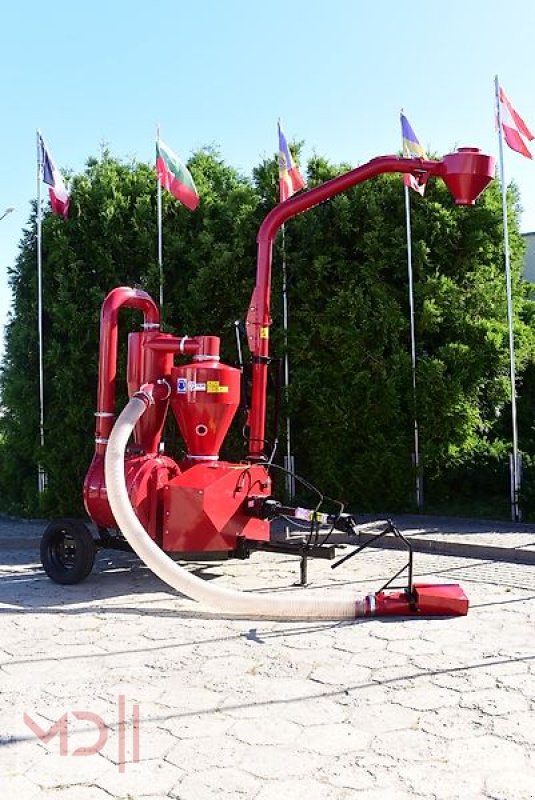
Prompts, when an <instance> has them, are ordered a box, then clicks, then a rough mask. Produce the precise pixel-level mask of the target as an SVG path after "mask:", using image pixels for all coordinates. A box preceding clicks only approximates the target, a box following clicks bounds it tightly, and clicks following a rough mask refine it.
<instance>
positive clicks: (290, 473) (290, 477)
mask: <svg viewBox="0 0 535 800" xmlns="http://www.w3.org/2000/svg"><path fill="white" fill-rule="evenodd" d="M281 233H282V329H283V335H284V362H283V363H284V398H285V400H286V403H287V402H288V393H289V387H290V362H289V357H288V271H287V268H286V237H285V230H284V225H282V227H281ZM284 466H285V468H286V470H287V472H286V492H287V494H288V497H289V499H290V500H293V499H294V497H295V471H294V457H293V455H292V437H291V423H290V415H289V413H288V409H286V455H285V457H284Z"/></svg>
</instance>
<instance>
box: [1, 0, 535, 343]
mask: <svg viewBox="0 0 535 800" xmlns="http://www.w3.org/2000/svg"><path fill="white" fill-rule="evenodd" d="M534 30H535V4H534V3H533V2H531V0H509V2H507V3H503V1H502V2H499V1H498V0H484V2H483V0H468V1H467V0H464V2H460V1H459V0H449V2H447V3H445V2H442V1H441V0H440V1H439V0H435V1H433V0H427V1H426V2H421V0H416V1H413V2H411V3H395V2H393V0H392V1H391V2H390V1H389V0H376V2H374V3H369V2H364V1H363V0H329V2H325V0H286V2H281V1H280V0H270V2H266V3H260V2H255V1H254V0H248V1H247V0H225V1H224V2H211V3H210V2H206V0H197V2H196V3H191V2H188V3H185V2H182V1H181V0H151V2H149V0H143V1H142V2H141V1H139V0H128V2H127V0H107V2H103V0H93V2H91V3H73V2H72V0H69V2H65V0H55V2H54V3H47V4H43V3H41V2H37V0H21V2H18V3H9V4H7V3H6V4H4V8H3V10H2V26H1V31H0V74H1V76H2V101H3V115H2V116H3V125H2V126H1V127H0V144H1V147H0V153H1V154H2V156H1V160H2V196H1V197H0V214H1V213H2V210H3V209H4V208H6V207H9V206H14V207H15V211H14V212H13V213H11V214H10V215H8V216H7V217H5V218H4V219H3V220H1V221H0V327H1V326H2V325H3V324H4V322H5V319H6V315H7V312H8V310H9V306H10V303H11V295H10V292H9V290H8V287H7V268H8V266H9V265H11V264H13V262H14V260H15V258H16V254H17V250H18V243H19V241H20V238H21V232H22V230H23V228H24V226H25V225H26V223H27V220H28V217H29V212H30V202H31V200H32V199H33V198H35V196H36V163H35V162H36V157H35V130H36V128H40V129H41V130H42V132H43V135H44V137H45V140H46V142H47V144H48V146H49V149H50V151H51V153H52V155H53V157H54V159H55V160H56V162H57V164H58V166H60V167H62V168H67V169H70V170H73V171H75V172H77V171H80V170H82V169H83V168H84V164H85V162H86V160H87V158H88V157H90V156H95V155H98V153H99V152H100V148H101V146H102V144H103V143H105V144H106V145H107V146H109V148H110V149H111V151H112V153H113V154H114V155H116V156H118V157H120V158H130V157H132V156H133V157H136V158H138V159H139V160H145V161H152V159H153V157H154V155H153V154H154V132H155V126H156V124H157V123H159V125H160V128H161V135H162V138H163V139H164V140H165V141H166V142H167V143H168V144H169V145H170V146H171V147H172V148H173V149H174V150H175V151H176V152H177V153H179V154H180V155H181V156H182V157H183V158H185V159H186V158H187V157H188V156H189V155H190V154H191V152H192V151H194V150H195V149H197V148H199V147H202V146H204V145H216V146H217V147H218V148H219V149H220V152H221V155H222V156H223V158H224V159H225V160H226V161H227V162H228V163H230V164H231V165H233V166H235V167H236V168H238V169H239V170H241V171H242V172H243V173H245V174H248V173H250V170H251V168H252V167H253V166H254V165H256V164H257V163H258V162H259V160H261V159H262V158H264V157H268V156H271V155H272V154H273V153H274V152H275V150H276V146H277V139H276V123H277V118H278V117H279V116H280V117H281V118H282V120H283V124H284V129H285V132H286V135H287V138H288V139H299V140H304V141H305V149H304V157H305V158H307V157H309V156H310V155H312V154H313V153H318V154H321V155H324V156H326V157H327V158H328V159H329V160H331V161H333V162H340V161H347V162H349V163H351V164H353V165H356V164H357V163H361V162H363V161H367V160H368V159H369V158H372V157H373V156H375V155H381V154H385V153H392V152H396V151H397V150H398V149H399V147H400V128H399V110H400V108H401V107H403V108H404V110H405V113H406V115H407V117H408V119H409V120H410V122H411V124H412V127H413V128H414V130H415V132H416V134H417V135H418V137H419V139H420V140H421V142H422V144H424V146H426V147H429V148H430V149H432V150H433V151H435V152H438V153H440V154H443V153H446V152H449V151H450V150H451V149H452V148H454V147H455V146H459V145H461V146H462V145H465V146H466V145H469V146H478V147H481V148H482V149H483V150H485V151H487V152H490V153H493V154H497V138H496V133H495V130H494V86H493V82H494V75H495V74H496V73H497V74H498V75H499V77H500V82H501V84H502V85H503V87H504V88H505V91H506V92H507V94H508V95H509V98H510V99H511V101H512V103H513V105H514V106H515V107H516V108H517V110H518V111H519V112H520V113H521V114H522V115H523V116H524V118H525V120H526V122H527V123H528V125H530V126H531V127H532V128H535V93H534V84H535V80H534V75H535V70H534V60H535V56H534V55H533V53H534V50H533V31H534ZM533 149H534V151H535V147H534V148H533ZM505 170H506V178H507V179H508V180H510V179H514V180H516V182H517V183H518V185H519V187H520V191H521V196H522V203H523V206H524V208H525V212H524V214H523V218H522V230H523V231H528V230H535V163H533V162H530V161H528V160H527V159H524V158H522V157H521V156H519V155H516V154H514V153H513V152H512V151H509V150H508V151H507V152H506V154H505ZM185 213H188V212H186V211H185ZM155 248H156V229H155ZM179 268H180V267H179V265H177V269H179ZM253 275H254V265H251V282H252V281H253ZM110 288H111V287H110Z"/></svg>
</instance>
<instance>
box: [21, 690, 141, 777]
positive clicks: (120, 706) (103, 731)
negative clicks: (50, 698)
mask: <svg viewBox="0 0 535 800" xmlns="http://www.w3.org/2000/svg"><path fill="white" fill-rule="evenodd" d="M70 717H74V719H76V720H79V721H81V722H87V723H89V724H90V725H91V726H92V727H94V728H95V730H94V731H92V736H93V737H94V736H95V735H96V737H97V738H96V739H95V740H94V741H93V742H92V743H91V744H86V745H85V746H84V747H76V748H75V749H73V750H70V751H69V738H70V736H72V735H73V733H69V718H70ZM24 723H25V725H26V726H27V727H28V728H29V729H30V730H31V732H32V733H33V734H34V735H35V736H36V737H37V738H38V739H39V740H40V741H41V742H43V743H44V744H48V743H49V742H51V741H52V739H54V737H56V736H57V737H58V739H59V754H60V756H69V755H70V756H93V755H95V753H100V752H101V751H102V749H103V748H104V747H105V746H106V744H107V742H108V738H109V736H110V732H112V731H113V730H114V729H116V731H117V756H118V757H117V764H118V767H119V772H125V770H126V728H127V720H126V697H125V695H124V694H120V695H118V696H117V722H116V723H112V724H111V725H110V724H108V723H106V722H105V721H104V719H103V718H102V717H101V716H100V714H95V712H94V711H74V710H73V711H66V712H65V713H64V714H62V715H61V717H59V719H57V720H56V721H55V722H53V723H52V725H51V726H50V728H49V729H48V730H43V728H41V726H40V725H39V724H38V723H37V722H36V721H35V720H34V719H32V718H31V716H30V715H29V714H28V713H26V711H25V712H24ZM131 727H132V751H131V752H132V759H131V760H132V762H137V761H139V704H138V703H133V704H132V725H131ZM79 736H80V731H76V737H77V739H78V740H79Z"/></svg>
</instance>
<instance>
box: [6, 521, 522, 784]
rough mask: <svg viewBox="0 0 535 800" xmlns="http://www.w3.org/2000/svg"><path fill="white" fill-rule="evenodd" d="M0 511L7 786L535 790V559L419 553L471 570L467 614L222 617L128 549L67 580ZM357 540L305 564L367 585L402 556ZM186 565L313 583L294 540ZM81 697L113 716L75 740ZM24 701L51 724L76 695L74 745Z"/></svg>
mask: <svg viewBox="0 0 535 800" xmlns="http://www.w3.org/2000/svg"><path fill="white" fill-rule="evenodd" d="M4 522H5V520H2V519H0V542H4V545H3V546H2V545H0V562H1V563H0V615H1V617H2V624H1V626H0V789H1V790H2V791H1V796H2V797H10V798H11V797H13V798H17V800H33V797H35V798H37V797H38V798H40V799H41V798H44V799H45V800H49V798H54V800H73V798H76V800H103V799H104V798H109V797H115V798H121V800H127V798H128V800H131V798H138V797H155V798H165V797H169V798H179V799H180V800H190V798H191V800H210V798H212V797H213V798H216V797H217V798H225V797H227V798H229V800H230V798H232V800H235V798H239V800H271V798H273V799H274V800H275V798H276V800H279V798H281V797H284V798H288V800H293V798H299V800H300V798H302V797H303V798H306V800H315V798H317V800H346V798H347V799H348V800H349V798H353V797H358V798H359V800H390V798H393V797H395V798H396V800H404V798H411V800H419V798H421V799H422V800H424V798H425V800H457V799H458V798H459V800H460V798H463V800H465V799H466V798H469V799H471V798H480V797H481V798H483V799H484V800H487V798H488V800H492V799H493V798H496V800H502V798H503V800H528V798H529V800H534V798H535V790H534V788H533V787H535V751H534V744H535V723H534V722H533V713H534V711H535V644H534V641H535V640H534V639H533V636H532V635H531V631H532V630H533V624H534V622H535V602H534V601H535V568H534V567H531V566H529V565H527V564H519V563H500V562H490V561H488V560H487V561H485V560H481V559H479V560H475V559H467V558H460V557H457V556H455V557H446V556H442V555H436V554H430V555H428V554H420V553H417V554H416V555H415V574H416V576H417V577H416V580H430V581H437V582H440V581H445V582H451V581H453V582H460V583H461V584H462V585H463V588H464V589H465V591H466V592H467V594H468V595H469V597H470V601H471V610H470V612H469V614H468V616H467V617H466V618H457V619H419V618H418V619H396V620H392V619H390V620H379V619H375V620H365V621H362V620H359V621H356V622H336V621H333V622H330V621H317V620H316V621H309V622H307V621H303V620H300V621H292V620H285V621H284V620H281V621H275V620H269V619H254V618H245V617H225V615H223V614H220V613H214V612H210V611H207V610H206V609H202V608H200V607H199V606H198V605H196V604H194V603H192V602H191V601H189V600H188V599H187V598H184V597H182V596H180V595H177V594H176V593H174V592H172V591H171V590H169V589H168V587H166V586H164V585H163V584H162V583H161V582H160V581H158V580H157V579H156V578H154V577H153V576H152V575H151V574H150V573H149V572H148V570H146V569H145V568H144V567H142V566H140V565H139V564H138V563H137V562H136V560H135V559H134V558H133V557H132V556H131V555H129V554H111V555H110V554H107V555H106V556H104V555H101V556H100V557H99V560H98V564H97V569H96V570H95V571H94V572H93V573H92V575H91V576H90V577H89V579H88V580H87V581H86V582H85V583H82V584H80V585H78V586H75V587H59V586H56V585H54V584H52V583H51V582H50V581H49V580H48V579H47V578H46V577H45V576H44V575H43V573H42V571H41V569H40V567H39V564H38V557H37V552H36V547H37V545H38V526H37V525H36V524H34V523H17V522H13V523H11V522H8V523H6V524H7V526H8V527H10V532H9V533H6V531H5V527H6V525H5V524H4ZM28 525H29V533H28V534H27V541H26V545H25V546H24V547H19V546H18V545H17V541H18V540H19V539H20V538H21V537H22V536H24V535H25V533H24V532H25V531H26V530H27V526H28ZM454 527H455V526H454ZM457 527H458V526H457ZM481 527H482V529H483V530H482V531H481V532H480V533H483V534H484V535H485V536H487V534H489V535H490V533H492V531H489V530H488V529H489V525H487V524H482V526H481ZM435 533H436V532H435ZM494 534H495V535H496V536H498V535H501V533H500V532H499V531H494ZM521 534H522V536H524V537H527V538H529V536H530V535H531V534H530V531H529V530H527V529H523V530H522V531H521ZM446 535H448V536H449V535H450V533H449V532H448V531H446V533H445V534H444V536H446ZM471 535H472V534H471ZM6 541H8V542H9V545H8V546H6V544H5V542H6ZM363 556H364V557H363V558H362V559H361V560H360V561H359V559H358V558H357V559H354V560H352V561H350V562H348V564H347V565H346V566H347V568H345V567H344V568H341V569H340V570H336V571H334V572H332V571H331V570H330V569H329V568H328V565H326V564H325V563H319V562H316V563H315V564H314V565H311V571H310V574H311V578H312V580H313V582H316V583H317V584H318V585H321V586H323V587H325V590H328V591H331V592H335V591H338V590H342V591H344V592H348V591H349V592H353V593H354V594H355V595H356V596H359V597H360V596H363V595H364V594H366V593H367V592H369V591H373V590H374V589H377V588H379V586H380V585H381V584H382V582H384V580H385V579H386V578H388V576H389V574H390V573H391V572H393V571H395V570H396V569H397V568H398V565H399V562H400V554H399V553H398V552H395V551H388V550H384V551H379V550H373V551H370V552H369V553H368V554H363ZM190 568H191V569H194V570H197V571H199V573H200V574H201V575H203V576H204V577H205V579H207V580H211V581H215V582H217V583H220V584H221V585H227V586H237V587H238V588H241V589H246V588H252V589H256V590H265V589H266V588H269V587H270V586H273V587H278V588H280V589H290V590H291V591H292V592H300V591H302V590H301V589H300V588H298V587H295V586H293V583H294V582H295V580H296V578H297V563H296V560H295V559H290V558H288V557H282V556H276V555H270V554H255V556H254V557H253V558H252V559H251V560H250V561H248V562H222V563H219V562H213V563H210V564H209V565H202V564H195V565H190ZM120 698H123V700H124V705H125V726H124V730H123V728H121V725H120V724H119V723H120V720H119V703H120ZM134 704H138V705H139V712H140V727H139V739H138V742H139V757H140V761H139V762H138V761H136V760H135V756H136V753H135V739H134V730H133V727H132V719H133V708H134ZM76 710H78V711H82V712H83V711H86V712H90V713H93V714H94V715H97V716H98V718H99V719H100V720H102V722H103V724H105V725H106V726H107V730H108V737H107V741H106V743H105V745H103V746H102V748H101V752H95V753H92V754H91V755H86V756H75V755H73V751H74V750H75V749H76V748H78V747H90V746H91V744H92V743H94V742H95V741H96V739H97V735H98V730H97V728H96V727H95V725H92V724H91V723H90V722H88V721H87V720H86V721H85V722H80V721H79V720H77V719H76V718H75V717H74V716H73V715H74V712H75V711H76ZM25 712H26V713H27V714H30V715H31V717H32V718H33V719H34V720H36V721H38V723H39V725H40V726H41V728H42V730H43V731H46V730H48V728H50V726H51V725H52V724H53V722H54V721H55V720H57V719H58V718H59V717H60V716H61V715H62V714H63V713H66V714H67V716H68V720H69V739H68V752H67V754H66V755H63V756H62V755H60V754H59V736H58V735H56V736H55V737H53V738H51V739H50V740H49V741H48V742H44V741H39V739H38V737H36V736H35V734H34V733H33V732H32V731H31V730H30V729H29V727H28V726H27V725H25V723H24V720H23V715H24V713H25ZM121 735H122V736H123V746H124V759H123V757H122V756H121V753H120V750H119V747H120V736H121ZM123 761H124V764H123ZM121 764H123V766H124V771H121V769H120V766H121Z"/></svg>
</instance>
